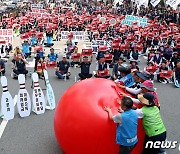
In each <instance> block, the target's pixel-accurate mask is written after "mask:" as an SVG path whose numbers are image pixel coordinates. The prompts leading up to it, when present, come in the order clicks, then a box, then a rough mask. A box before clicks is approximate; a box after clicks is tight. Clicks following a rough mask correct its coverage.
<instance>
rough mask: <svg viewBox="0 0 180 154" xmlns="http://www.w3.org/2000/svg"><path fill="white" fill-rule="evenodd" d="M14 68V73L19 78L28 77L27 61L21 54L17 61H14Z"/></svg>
mask: <svg viewBox="0 0 180 154" xmlns="http://www.w3.org/2000/svg"><path fill="white" fill-rule="evenodd" d="M12 62H13V64H14V66H13V72H14V73H15V74H16V75H17V76H18V75H19V74H24V75H26V74H27V73H28V71H27V70H26V63H27V61H26V60H25V59H24V58H23V57H22V55H21V54H18V55H17V59H16V60H15V59H14V60H13V61H12Z"/></svg>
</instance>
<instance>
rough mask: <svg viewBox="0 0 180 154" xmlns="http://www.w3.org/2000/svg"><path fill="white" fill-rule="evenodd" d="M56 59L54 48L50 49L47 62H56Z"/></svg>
mask: <svg viewBox="0 0 180 154" xmlns="http://www.w3.org/2000/svg"><path fill="white" fill-rule="evenodd" d="M57 60H58V55H57V53H55V52H54V49H53V48H51V49H50V53H49V54H48V60H47V61H48V62H57Z"/></svg>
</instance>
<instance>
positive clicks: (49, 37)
mask: <svg viewBox="0 0 180 154" xmlns="http://www.w3.org/2000/svg"><path fill="white" fill-rule="evenodd" d="M52 41H53V30H50V29H47V31H46V42H47V43H46V45H47V46H48V47H50V46H52V45H54V44H53V43H52Z"/></svg>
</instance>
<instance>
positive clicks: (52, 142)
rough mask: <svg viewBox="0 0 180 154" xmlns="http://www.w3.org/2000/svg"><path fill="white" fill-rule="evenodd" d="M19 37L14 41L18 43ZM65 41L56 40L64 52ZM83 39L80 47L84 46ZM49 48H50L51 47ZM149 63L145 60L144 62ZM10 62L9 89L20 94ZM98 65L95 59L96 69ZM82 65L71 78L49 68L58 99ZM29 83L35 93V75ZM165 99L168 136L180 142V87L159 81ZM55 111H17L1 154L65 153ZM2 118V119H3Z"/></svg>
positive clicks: (175, 153) (163, 109)
mask: <svg viewBox="0 0 180 154" xmlns="http://www.w3.org/2000/svg"><path fill="white" fill-rule="evenodd" d="M18 43H19V41H18V40H16V42H15V43H14V44H16V45H17V44H18ZM63 44H64V42H60V43H56V44H55V47H54V48H60V49H61V50H59V51H58V52H60V55H62V54H63V51H64V45H63ZM82 44H83V43H82V42H81V43H80V44H79V47H80V46H81V47H82ZM47 51H48V50H47ZM144 65H145V61H144V60H142V64H141V66H144ZM10 66H11V65H10V62H8V63H7V73H6V75H7V78H8V86H9V91H10V93H11V94H12V96H13V97H14V96H15V95H17V92H18V90H19V85H18V81H17V80H13V79H11V77H10V71H11V70H10ZM94 68H95V62H93V65H92V70H94ZM79 71H80V70H79V68H76V69H75V68H72V70H71V72H72V76H71V79H70V80H66V81H64V80H58V79H57V78H56V77H55V75H54V70H53V69H48V72H49V78H50V82H51V85H52V87H53V89H54V93H55V97H56V102H57V103H58V100H59V99H60V97H61V95H62V94H63V93H64V91H65V90H66V89H67V88H68V87H70V86H71V85H72V84H74V78H75V76H76V75H77V74H78V72H79ZM26 81H27V82H26V87H27V90H28V92H29V93H30V95H32V89H31V88H30V86H31V79H30V77H28V78H27V80H26ZM40 86H41V88H45V85H44V82H43V81H42V80H40ZM155 87H157V91H158V95H159V98H160V102H161V115H162V118H163V120H164V123H165V125H166V128H167V132H168V140H172V141H174V140H176V141H178V142H179V143H180V133H179V130H180V118H179V111H180V89H176V88H174V87H173V85H164V84H159V83H155ZM1 93H2V88H0V95H1ZM53 119H54V111H46V112H45V114H43V115H35V114H34V113H31V115H30V116H29V117H27V118H20V117H19V115H18V114H17V109H16V115H15V118H14V119H13V120H11V121H9V122H8V124H7V126H6V128H5V131H4V133H3V135H2V137H1V138H0V154H25V153H26V154H42V153H43V154H61V153H62V150H61V149H60V147H59V146H58V144H57V142H56V138H55V135H54V130H53ZM1 121H2V120H0V123H1ZM167 153H168V154H178V153H180V152H179V151H178V149H175V150H167Z"/></svg>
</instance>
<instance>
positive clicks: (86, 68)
mask: <svg viewBox="0 0 180 154" xmlns="http://www.w3.org/2000/svg"><path fill="white" fill-rule="evenodd" d="M90 66H91V62H88V57H87V56H84V57H83V62H81V63H80V67H81V73H79V77H80V79H81V80H84V79H87V78H91V77H92V74H90V73H89V72H90Z"/></svg>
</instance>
